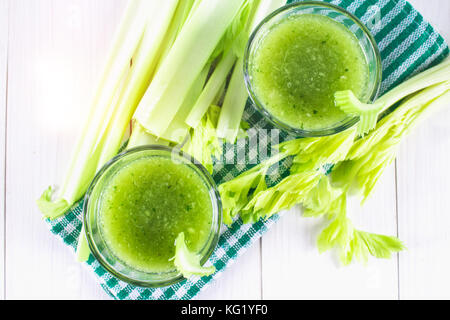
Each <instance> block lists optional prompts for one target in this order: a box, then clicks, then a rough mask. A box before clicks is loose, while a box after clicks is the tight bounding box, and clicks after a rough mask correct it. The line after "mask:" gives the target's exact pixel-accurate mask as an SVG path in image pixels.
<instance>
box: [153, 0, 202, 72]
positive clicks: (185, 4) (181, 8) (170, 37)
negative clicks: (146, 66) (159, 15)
mask: <svg viewBox="0 0 450 320" xmlns="http://www.w3.org/2000/svg"><path fill="white" fill-rule="evenodd" d="M195 1H196V0H181V1H178V6H177V8H176V10H175V14H174V16H173V19H172V21H171V23H170V26H169V29H168V30H167V34H166V36H165V37H164V41H163V43H162V45H161V53H160V57H159V58H158V59H159V61H158V64H157V67H156V69H155V70H158V69H159V68H160V66H161V64H162V63H163V61H164V60H165V58H166V57H167V55H168V54H169V52H170V49H171V48H172V45H173V43H174V42H175V40H176V38H177V36H178V34H179V33H180V31H181V29H182V28H183V26H184V24H185V23H186V20H187V19H188V17H189V15H190V14H191V13H192V11H193V10H194V4H195Z"/></svg>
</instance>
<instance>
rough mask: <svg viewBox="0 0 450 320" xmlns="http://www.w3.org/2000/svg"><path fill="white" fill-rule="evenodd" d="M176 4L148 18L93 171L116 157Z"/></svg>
mask: <svg viewBox="0 0 450 320" xmlns="http://www.w3.org/2000/svg"><path fill="white" fill-rule="evenodd" d="M178 2H179V1H178V0H166V1H164V2H162V4H161V5H159V8H158V10H154V11H153V13H152V16H151V17H150V19H149V20H150V22H149V23H148V25H147V27H146V30H145V32H144V37H143V39H142V43H141V45H140V47H139V49H138V52H137V54H136V56H135V58H133V66H132V71H131V74H130V76H129V79H128V80H127V85H126V86H125V87H124V88H123V92H122V96H121V99H120V103H119V106H118V107H116V110H115V113H114V115H113V117H114V118H113V119H112V123H111V124H110V125H109V130H108V132H107V136H106V141H105V146H106V147H105V148H104V149H103V150H102V154H101V156H100V160H99V163H98V167H97V170H98V169H100V168H101V166H103V165H104V164H105V163H106V162H107V161H108V160H110V159H111V158H112V157H113V156H114V155H116V154H117V152H118V150H119V148H120V143H121V140H122V137H123V135H124V133H125V130H126V128H127V126H128V125H129V122H130V121H131V117H132V116H133V113H134V111H135V110H136V108H137V105H138V104H139V102H140V100H141V99H142V97H143V95H144V94H145V91H146V90H147V88H148V86H149V84H150V80H151V78H152V76H153V72H154V70H155V68H156V65H157V63H158V57H159V48H160V46H161V44H162V42H163V39H164V36H165V34H166V31H167V29H168V28H169V25H170V21H171V19H172V16H173V15H174V12H175V9H176V7H177V4H178Z"/></svg>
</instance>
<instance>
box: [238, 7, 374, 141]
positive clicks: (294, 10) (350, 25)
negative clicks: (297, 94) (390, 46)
mask: <svg viewBox="0 0 450 320" xmlns="http://www.w3.org/2000/svg"><path fill="white" fill-rule="evenodd" d="M302 14H314V15H322V16H326V17H328V18H331V19H333V20H334V21H336V22H338V23H340V24H342V25H343V26H345V27H346V28H347V29H348V30H350V32H351V33H352V34H354V35H355V37H356V39H357V40H358V43H359V45H360V47H361V49H362V51H363V53H364V57H365V59H366V63H367V66H368V79H367V86H366V87H367V88H366V90H365V93H364V96H363V97H361V98H360V100H361V101H362V102H365V103H370V102H373V101H374V100H375V99H376V98H377V96H378V93H379V90H380V86H381V79H382V75H381V74H382V68H381V57H380V53H379V50H378V47H377V45H376V42H375V40H374V38H373V37H372V35H371V34H370V32H369V30H368V29H367V28H366V27H365V26H364V25H363V24H362V22H361V21H359V20H358V18H356V17H355V16H354V15H352V14H351V13H349V12H347V11H345V10H344V9H342V8H340V7H338V6H335V5H332V4H328V3H324V2H318V1H306V2H297V3H293V4H290V5H286V6H284V7H282V8H280V9H278V10H276V11H275V12H273V13H272V14H270V15H269V16H267V17H266V18H265V19H264V20H263V21H262V22H261V23H260V24H259V26H258V27H257V28H256V29H255V31H254V32H253V34H252V35H251V37H250V40H249V42H248V45H247V48H246V51H245V55H244V75H245V83H246V86H247V90H248V92H249V95H250V98H251V100H252V101H253V104H254V107H255V108H256V109H257V110H258V111H259V112H260V113H261V114H262V115H263V116H264V117H265V118H266V119H267V120H268V121H269V122H270V123H272V124H273V125H274V126H275V127H277V128H278V129H281V130H283V131H285V132H287V133H289V134H291V135H293V136H297V137H320V136H327V135H332V134H336V133H339V132H341V131H344V130H346V129H348V128H350V127H352V126H353V125H355V124H356V123H357V122H358V121H359V117H354V116H346V117H345V118H344V119H343V120H341V121H339V122H337V123H335V124H333V125H331V126H328V127H323V128H319V129H304V128H296V127H293V126H292V125H289V124H287V123H285V122H283V121H282V120H280V119H278V118H277V117H275V116H274V115H273V114H272V113H271V112H269V110H268V109H267V108H266V107H265V105H264V103H263V102H262V101H261V99H260V97H258V95H257V93H256V90H255V87H254V84H253V76H252V67H253V61H254V58H255V54H256V52H257V50H258V48H259V46H260V44H261V43H262V41H264V38H265V36H266V35H267V34H268V33H270V31H271V30H272V28H273V27H274V26H276V25H277V24H279V23H280V22H282V21H284V20H285V19H287V18H289V17H291V16H294V15H302Z"/></svg>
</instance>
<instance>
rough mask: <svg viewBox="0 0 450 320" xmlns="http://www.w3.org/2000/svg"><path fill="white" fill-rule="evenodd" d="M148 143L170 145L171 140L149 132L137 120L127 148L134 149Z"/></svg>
mask: <svg viewBox="0 0 450 320" xmlns="http://www.w3.org/2000/svg"><path fill="white" fill-rule="evenodd" d="M146 145H163V146H169V145H170V142H168V141H166V140H163V139H161V138H157V137H155V136H154V135H152V134H151V133H148V132H147V131H146V130H145V129H144V127H142V126H141V125H140V124H139V122H137V121H135V122H134V124H133V131H132V133H131V137H130V140H129V141H128V145H127V149H128V150H129V149H132V148H136V147H141V146H146Z"/></svg>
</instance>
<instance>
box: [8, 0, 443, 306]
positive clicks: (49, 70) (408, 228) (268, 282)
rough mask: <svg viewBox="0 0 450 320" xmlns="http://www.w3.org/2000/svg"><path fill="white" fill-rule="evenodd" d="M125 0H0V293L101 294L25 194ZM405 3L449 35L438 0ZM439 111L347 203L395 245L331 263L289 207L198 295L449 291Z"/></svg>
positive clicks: (31, 192)
mask: <svg viewBox="0 0 450 320" xmlns="http://www.w3.org/2000/svg"><path fill="white" fill-rule="evenodd" d="M126 1H127V0H95V1H92V0H64V1H61V0H9V1H8V0H0V150H4V149H5V141H6V154H5V155H3V157H2V156H0V181H4V180H5V178H4V177H3V174H5V171H6V180H5V183H0V208H2V209H1V210H2V214H4V215H5V216H3V217H2V219H0V238H1V239H4V243H3V245H2V246H0V259H1V260H0V283H2V287H1V288H0V289H1V290H0V292H1V293H0V298H4V297H6V298H8V299H15V298H25V299H33V298H43V299H55V298H57V299H109V297H108V296H107V295H106V294H105V293H104V292H103V290H102V289H100V287H99V286H98V284H97V283H96V281H95V278H94V276H93V274H92V272H91V271H90V270H89V269H88V268H86V267H84V266H82V265H80V264H78V263H77V262H75V259H74V255H73V253H72V252H71V251H70V250H69V249H68V248H67V247H66V246H65V245H64V244H63V243H62V242H61V241H59V240H58V239H56V238H55V237H54V236H52V235H51V234H50V232H49V230H48V227H47V226H46V224H45V222H44V221H42V219H41V217H40V214H39V212H38V210H37V208H36V206H35V199H36V198H38V197H39V195H40V193H41V192H42V190H43V189H44V188H45V187H47V184H49V183H55V184H58V183H59V182H60V181H59V179H60V177H61V176H62V175H63V173H64V170H65V169H66V165H67V161H68V159H69V157H70V152H71V150H72V147H73V143H74V141H75V139H76V136H77V135H78V133H79V130H80V124H81V123H82V119H83V117H84V115H85V113H86V111H87V107H88V101H89V97H90V95H91V94H92V91H93V85H94V83H95V79H96V75H97V74H98V73H99V69H100V68H101V65H102V64H101V62H102V60H103V57H104V56H105V54H106V51H107V49H108V45H109V42H110V40H111V36H112V33H113V30H114V28H115V26H116V24H117V21H118V19H119V18H120V15H121V13H122V11H123V8H124V5H125V3H126ZM410 2H411V3H412V4H413V5H414V6H416V8H417V9H418V10H419V11H420V12H421V13H422V14H423V15H424V16H425V17H426V18H427V19H428V20H429V21H431V22H432V24H433V25H435V26H436V27H437V28H438V30H439V31H440V32H441V33H442V34H443V35H444V36H445V37H446V39H447V40H448V39H450V21H449V19H448V17H449V15H450V1H447V0H411V1H410ZM8 7H9V8H8ZM6 8H7V9H6ZM8 12H9V14H8V15H7V13H8ZM8 18H9V23H8V22H7V21H8ZM8 25H9V30H8V28H7V26H8ZM7 34H9V35H10V36H9V37H6V35H7ZM8 38H9V41H8ZM6 44H8V47H9V49H8V51H6V49H5V48H6ZM6 52H9V55H8V64H6ZM6 70H8V71H9V72H8V74H9V77H8V81H7V82H6ZM2 80H3V81H2ZM6 84H7V85H8V90H7V91H6ZM6 97H8V99H6ZM6 101H7V102H8V103H7V112H6ZM448 110H450V108H447V109H446V110H444V111H443V112H441V113H439V114H438V115H436V116H434V117H432V118H431V119H429V120H428V121H427V122H426V123H425V124H424V125H422V126H421V127H420V128H419V130H417V132H416V133H415V134H414V135H413V136H411V137H410V138H409V140H408V141H407V142H406V143H405V144H403V145H402V147H401V152H400V156H399V159H398V161H397V165H396V166H391V167H390V168H389V170H387V172H386V174H385V175H384V176H383V179H382V182H381V184H380V185H379V186H378V188H377V190H376V193H375V195H374V196H373V197H372V199H371V200H370V201H369V202H368V203H367V204H366V205H365V206H364V207H363V208H358V205H357V204H356V203H352V205H351V209H350V211H351V212H352V219H353V221H354V222H355V224H356V225H357V226H358V227H360V228H361V229H363V230H368V231H373V232H378V233H386V234H396V233H397V230H398V233H399V236H400V238H401V239H402V240H404V241H405V242H406V244H407V246H408V250H407V251H406V252H404V253H401V254H400V255H399V257H398V258H396V259H392V260H388V261H374V260H371V261H370V263H369V265H368V266H367V267H364V266H359V265H355V266H351V267H349V268H342V267H339V266H338V263H337V261H336V257H335V256H334V255H333V253H325V254H322V255H319V254H318V252H317V249H316V247H315V243H314V242H315V239H316V237H317V234H318V232H319V230H320V228H322V227H323V221H318V220H313V219H312V220H309V219H306V218H303V217H301V215H300V212H299V210H298V209H294V210H292V211H291V212H288V213H286V214H284V216H283V217H282V219H281V220H280V221H279V222H278V223H277V224H276V225H275V227H274V228H273V229H272V230H270V231H269V232H268V234H266V235H265V236H264V238H263V239H262V240H261V241H260V243H259V244H257V245H255V246H254V247H252V248H251V249H250V250H249V251H248V252H247V253H245V254H244V255H243V256H242V257H240V258H239V260H238V261H237V262H235V263H234V264H233V265H232V266H231V267H230V268H229V269H228V270H227V271H226V272H225V274H224V275H222V277H221V278H219V279H218V280H217V281H216V282H215V283H213V284H212V285H211V286H210V287H209V288H207V289H206V290H205V291H204V292H202V293H201V294H200V295H199V297H198V298H199V299H260V298H264V299H270V298H273V299H297V298H306V299H311V298H375V299H377V298H385V299H396V298H450V293H448V289H447V288H448V286H449V285H450V276H449V275H448V269H449V267H450V251H449V250H448V248H449V247H450V231H449V230H450V218H449V215H448V213H449V211H450V199H449V198H448V197H447V195H448V194H449V191H450V187H449V186H448V185H447V183H446V181H447V180H449V178H450V176H449V175H450V173H448V170H445V168H446V166H447V165H448V163H449V160H450V153H449V152H448V150H449V147H450V128H449V126H448V120H449V119H450V111H448ZM5 115H7V118H6V120H4V118H3V117H4V116H5ZM5 121H6V123H7V125H6V128H7V132H6V135H5ZM5 158H6V170H5V163H4V159H5ZM5 186H6V190H4V189H3V188H4V187H5ZM5 194H6V198H5V199H3V196H4V195H5ZM397 195H398V196H397ZM4 200H5V203H3V201H4ZM4 207H5V208H6V211H5V212H3V208H4ZM397 207H398V211H397ZM4 222H6V225H5V226H3V223H4ZM397 222H398V224H397ZM4 231H6V233H5V234H3V232H4ZM4 249H6V251H5V252H3V250H4ZM4 262H6V264H5V265H3V263H4ZM2 277H5V278H4V279H3V278H2Z"/></svg>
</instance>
